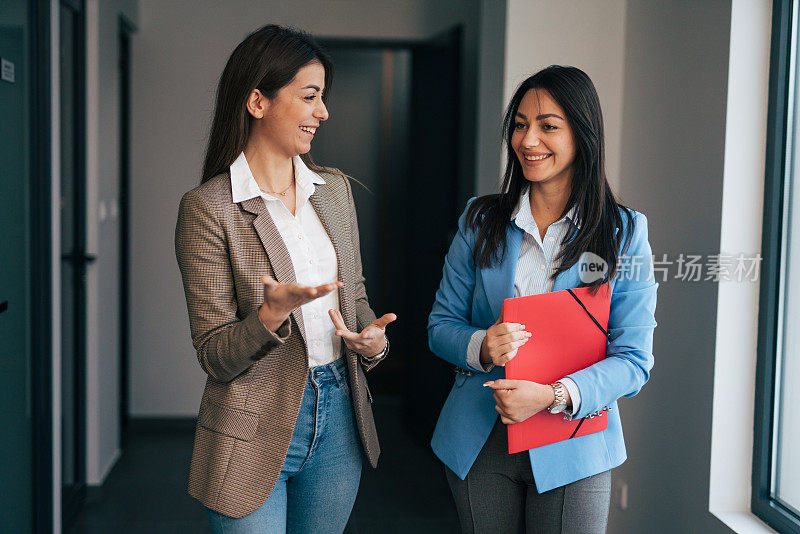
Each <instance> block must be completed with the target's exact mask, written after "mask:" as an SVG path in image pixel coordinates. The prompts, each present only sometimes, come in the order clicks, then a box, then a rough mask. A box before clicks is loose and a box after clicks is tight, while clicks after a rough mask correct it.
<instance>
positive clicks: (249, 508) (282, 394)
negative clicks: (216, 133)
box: [175, 173, 380, 517]
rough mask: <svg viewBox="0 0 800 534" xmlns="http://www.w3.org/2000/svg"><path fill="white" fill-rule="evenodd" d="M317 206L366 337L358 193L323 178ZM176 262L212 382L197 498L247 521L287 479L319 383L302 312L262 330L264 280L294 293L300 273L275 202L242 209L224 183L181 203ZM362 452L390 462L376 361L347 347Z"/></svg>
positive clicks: (348, 303) (197, 449)
mask: <svg viewBox="0 0 800 534" xmlns="http://www.w3.org/2000/svg"><path fill="white" fill-rule="evenodd" d="M321 176H322V177H323V178H324V179H325V182H326V183H325V184H320V185H317V186H316V189H315V192H314V194H313V195H312V196H311V198H310V199H309V202H310V203H311V205H312V206H313V207H314V210H315V211H316V212H317V215H318V216H319V218H320V220H321V221H322V225H323V226H324V227H325V230H326V231H327V232H328V235H329V236H330V238H331V241H332V242H333V247H334V249H335V250H336V258H337V261H338V264H339V280H341V281H342V283H343V284H344V286H343V287H342V288H341V289H340V290H339V305H340V310H341V312H342V316H343V317H344V321H345V324H346V325H347V327H348V328H349V329H350V330H352V331H361V329H363V328H364V327H365V326H367V325H368V324H370V323H371V322H372V321H374V320H375V314H374V313H373V311H372V309H370V306H369V302H368V301H367V294H366V291H365V289H364V277H363V276H362V274H361V252H360V250H359V239H358V225H357V221H356V212H355V204H354V203H353V194H352V191H351V189H350V182H349V181H348V180H347V179H346V178H344V177H342V176H339V175H336V174H328V173H325V174H322V175H321ZM175 253H176V256H177V259H178V265H179V267H180V270H181V275H182V277H183V287H184V291H185V293H186V304H187V306H188V308H189V324H190V327H191V334H192V343H193V345H194V347H195V348H196V349H197V358H198V360H200V366H201V367H202V368H203V370H204V371H205V372H206V373H207V374H208V379H207V381H206V386H205V391H204V392H203V398H202V400H201V402H200V412H199V415H198V420H197V429H196V434H195V442H194V451H193V453H192V464H191V471H190V475H189V494H190V495H191V496H192V497H194V498H196V499H198V500H199V501H200V502H202V503H203V504H204V505H205V506H207V507H208V508H211V509H212V510H215V511H217V512H219V513H222V514H224V515H227V516H231V517H242V516H244V515H247V514H249V513H251V512H253V511H255V510H256V509H257V508H258V507H259V506H261V505H262V504H263V503H264V501H265V500H266V499H267V497H269V495H270V493H271V492H272V488H273V487H274V486H275V482H276V481H277V479H278V475H279V474H280V471H281V467H282V466H283V462H284V459H285V458H286V452H287V450H288V448H289V442H290V441H291V439H292V433H293V431H294V425H295V421H296V420H297V414H298V413H299V411H300V403H301V401H302V398H303V391H304V388H305V386H306V379H307V376H308V354H307V352H306V344H305V341H304V339H305V330H304V326H303V317H302V314H301V312H300V310H299V309H296V310H295V311H294V312H292V314H291V316H290V318H289V320H287V321H286V322H284V324H283V325H282V326H281V327H280V328H279V329H278V332H277V335H275V334H272V333H271V332H269V331H268V330H267V329H266V328H264V326H263V325H262V324H261V322H260V321H259V319H258V308H259V307H260V306H261V304H262V302H263V294H264V293H263V286H262V284H261V282H260V280H259V278H260V277H261V276H262V275H264V274H269V275H270V276H273V277H274V278H275V279H276V280H278V281H279V282H283V283H288V282H294V281H295V274H294V268H293V267H292V262H291V259H290V256H289V253H288V251H287V250H286V246H285V245H284V243H283V240H282V239H281V237H280V234H279V233H278V230H277V228H276V227H275V224H274V223H273V221H272V218H271V217H270V215H269V212H268V210H267V207H266V205H265V204H264V200H263V199H262V198H261V197H256V198H253V199H250V200H246V201H244V202H241V203H239V204H234V203H233V201H232V198H231V182H230V175H229V174H227V173H224V174H220V175H218V176H216V177H214V178H212V179H211V180H209V181H207V182H206V183H204V184H202V185H200V186H199V187H197V188H195V189H192V190H191V191H189V192H188V193H186V194H185V195H184V196H183V198H182V199H181V204H180V209H179V213H178V224H177V227H176V230H175ZM342 347H343V348H344V351H345V353H346V354H345V357H346V358H347V369H348V371H349V372H348V374H349V380H350V390H351V391H352V401H353V409H354V411H355V419H356V421H357V424H358V431H359V434H360V437H361V444H362V448H363V451H364V455H365V456H366V458H367V460H368V461H369V463H370V464H371V465H372V466H373V467H375V466H376V465H377V462H378V455H379V454H380V446H379V445H378V436H377V433H376V431H375V422H374V420H373V418H372V408H371V406H370V403H371V401H372V399H371V394H370V392H369V389H368V387H367V380H366V377H365V375H364V371H365V370H369V368H370V367H371V366H372V365H375V363H368V362H365V361H364V360H363V359H362V358H360V357H359V356H358V355H357V354H356V353H355V352H353V351H351V350H349V349H347V348H346V347H345V346H344V343H342Z"/></svg>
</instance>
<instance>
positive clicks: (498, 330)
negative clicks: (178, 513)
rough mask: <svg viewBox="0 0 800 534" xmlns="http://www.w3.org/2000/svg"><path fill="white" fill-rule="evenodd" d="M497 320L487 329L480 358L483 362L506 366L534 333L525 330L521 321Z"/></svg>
mask: <svg viewBox="0 0 800 534" xmlns="http://www.w3.org/2000/svg"><path fill="white" fill-rule="evenodd" d="M501 320H502V317H500V318H498V319H497V322H496V323H494V324H493V325H492V326H490V327H489V329H488V330H486V337H485V338H483V343H481V355H480V360H481V363H483V364H488V363H493V364H494V365H499V366H501V367H504V366H505V365H506V362H508V361H509V360H511V358H513V357H514V356H516V355H517V349H519V348H520V347H521V346H522V345H524V344H525V343H527V342H528V340H529V339H530V338H531V336H532V335H533V334H531V333H530V332H526V331H525V325H524V324H519V323H503V322H500V321H501Z"/></svg>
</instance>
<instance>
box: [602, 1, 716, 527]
mask: <svg viewBox="0 0 800 534" xmlns="http://www.w3.org/2000/svg"><path fill="white" fill-rule="evenodd" d="M730 13H731V6H730V2H728V1H722V0H695V1H687V2H681V3H680V4H679V5H677V4H674V3H667V2H662V1H657V0H631V1H629V2H628V6H627V23H626V44H625V58H626V59H625V89H624V95H625V102H624V109H623V119H622V158H621V188H620V191H621V193H622V198H623V200H624V201H625V202H627V203H629V205H630V206H632V207H634V208H635V209H637V210H640V211H642V212H644V213H645V214H646V215H647V217H648V220H649V229H650V242H651V245H652V247H653V252H654V254H656V255H657V256H658V255H660V254H661V253H668V254H669V255H670V257H672V256H674V255H677V254H679V253H690V254H704V255H705V254H711V253H714V252H719V244H720V220H721V205H722V171H723V157H724V141H725V113H726V109H725V105H726V94H727V81H728V79H727V73H728V50H729V36H730ZM716 312H717V285H716V284H713V283H710V282H692V283H689V282H678V281H675V280H669V281H667V282H664V283H662V284H661V286H660V288H659V291H658V308H657V312H656V320H657V321H658V323H659V326H658V328H657V329H656V334H655V346H654V353H655V362H656V363H655V368H654V369H653V374H652V377H651V379H650V382H649V383H648V384H647V385H646V386H645V387H644V388H643V389H642V392H641V393H640V394H639V395H638V396H637V397H634V398H633V399H626V400H623V401H622V402H621V403H620V405H621V406H620V409H621V412H622V419H623V426H624V428H625V436H626V444H627V447H628V461H627V462H626V463H625V464H623V466H622V467H620V468H619V469H617V470H615V473H614V475H615V489H618V488H619V487H620V486H621V484H623V483H627V485H628V509H627V510H624V511H623V510H620V508H619V507H618V506H614V505H612V510H611V519H610V526H609V531H610V532H648V531H649V532H659V533H660V532H705V533H713V532H728V529H727V528H726V527H724V526H723V525H722V523H721V522H720V521H718V520H717V519H716V518H715V517H713V516H712V515H711V514H710V513H709V512H708V480H709V458H710V443H711V400H712V395H711V394H712V384H713V378H714V374H713V372H714V349H715V325H716Z"/></svg>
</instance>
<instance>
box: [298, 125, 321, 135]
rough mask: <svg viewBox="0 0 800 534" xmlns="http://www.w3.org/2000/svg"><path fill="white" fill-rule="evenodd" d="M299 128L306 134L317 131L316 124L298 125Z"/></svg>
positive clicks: (312, 133)
mask: <svg viewBox="0 0 800 534" xmlns="http://www.w3.org/2000/svg"><path fill="white" fill-rule="evenodd" d="M300 129H301V130H303V131H304V132H305V133H307V134H311V135H314V134H315V133H316V131H317V126H300Z"/></svg>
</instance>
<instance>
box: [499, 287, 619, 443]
mask: <svg viewBox="0 0 800 534" xmlns="http://www.w3.org/2000/svg"><path fill="white" fill-rule="evenodd" d="M610 305H611V290H610V287H609V286H608V284H605V285H603V286H601V287H600V289H599V290H598V291H597V293H596V294H594V295H592V293H591V291H590V290H589V288H578V289H568V290H565V291H554V292H551V293H542V294H539V295H531V296H528V297H517V298H510V299H505V300H504V301H503V322H506V323H522V324H524V325H526V330H527V331H528V332H532V333H533V337H532V338H531V339H530V340H529V341H528V342H527V343H525V344H524V345H522V346H521V347H520V348H519V349H518V351H517V355H516V357H515V358H514V359H512V360H511V361H509V362H508V363H507V364H506V366H505V371H506V378H507V379H511V380H530V381H532V382H537V383H540V384H550V383H552V382H555V381H556V380H559V379H560V378H564V377H565V376H567V375H568V374H570V373H574V372H576V371H579V370H581V369H584V368H586V367H588V366H590V365H592V364H594V363H597V362H599V361H600V360H602V359H603V358H605V356H606V345H607V342H608V339H607V335H606V331H607V329H608V317H609V314H610ZM607 426H608V417H607V415H606V413H605V412H603V411H601V412H599V414H598V415H597V416H595V417H592V418H589V417H587V418H585V419H580V420H572V421H567V420H564V417H563V414H551V413H550V412H548V411H547V410H542V411H541V412H539V413H537V414H535V415H533V416H531V417H529V418H528V419H526V420H524V421H522V422H520V423H515V424H511V425H508V452H509V453H515V452H520V451H525V450H528V449H532V448H534V447H541V446H542V445H548V444H550V443H555V442H558V441H563V440H566V439H570V438H572V437H575V436H584V435H586V434H591V433H594V432H600V431H602V430H605V429H606V427H607Z"/></svg>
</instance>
